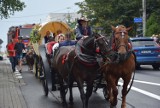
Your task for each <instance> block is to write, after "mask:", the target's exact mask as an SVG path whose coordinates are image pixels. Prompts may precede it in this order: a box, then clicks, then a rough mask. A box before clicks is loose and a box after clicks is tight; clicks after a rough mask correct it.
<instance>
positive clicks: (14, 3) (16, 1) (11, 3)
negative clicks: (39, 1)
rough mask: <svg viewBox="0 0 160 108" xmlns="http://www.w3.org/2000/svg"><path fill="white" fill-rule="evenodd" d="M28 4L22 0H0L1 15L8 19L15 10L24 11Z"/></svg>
mask: <svg viewBox="0 0 160 108" xmlns="http://www.w3.org/2000/svg"><path fill="white" fill-rule="evenodd" d="M25 7H26V5H25V3H24V2H21V0H0V17H1V19H3V18H5V19H7V18H8V17H9V16H10V15H14V13H15V11H22V10H23V8H25Z"/></svg>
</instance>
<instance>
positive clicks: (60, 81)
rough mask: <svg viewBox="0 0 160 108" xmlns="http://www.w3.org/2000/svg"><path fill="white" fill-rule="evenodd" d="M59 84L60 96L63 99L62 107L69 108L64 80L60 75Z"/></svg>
mask: <svg viewBox="0 0 160 108" xmlns="http://www.w3.org/2000/svg"><path fill="white" fill-rule="evenodd" d="M59 84H60V95H61V99H62V105H63V107H64V108H67V102H66V94H65V87H64V82H63V78H62V77H61V76H60V75H59Z"/></svg>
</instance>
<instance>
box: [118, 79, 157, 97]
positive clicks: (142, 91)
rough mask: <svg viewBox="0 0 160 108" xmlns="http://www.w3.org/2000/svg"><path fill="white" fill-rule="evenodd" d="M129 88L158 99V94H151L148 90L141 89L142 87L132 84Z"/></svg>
mask: <svg viewBox="0 0 160 108" xmlns="http://www.w3.org/2000/svg"><path fill="white" fill-rule="evenodd" d="M118 84H119V85H121V86H122V85H123V83H121V82H118ZM131 89H132V90H134V91H137V92H139V93H142V94H144V95H146V96H149V97H152V98H154V99H157V100H160V96H158V95H156V94H153V93H151V92H148V91H145V90H142V89H139V88H136V87H133V86H132V87H131Z"/></svg>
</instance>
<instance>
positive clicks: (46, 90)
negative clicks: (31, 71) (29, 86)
mask: <svg viewBox="0 0 160 108" xmlns="http://www.w3.org/2000/svg"><path fill="white" fill-rule="evenodd" d="M40 79H41V81H42V86H43V90H44V94H45V96H48V91H49V90H48V83H47V80H46V74H45V70H44V65H43V63H41V68H40Z"/></svg>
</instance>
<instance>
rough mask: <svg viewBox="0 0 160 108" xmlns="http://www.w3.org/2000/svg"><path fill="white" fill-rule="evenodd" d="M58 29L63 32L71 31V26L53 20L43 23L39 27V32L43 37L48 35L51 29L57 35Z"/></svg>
mask: <svg viewBox="0 0 160 108" xmlns="http://www.w3.org/2000/svg"><path fill="white" fill-rule="evenodd" d="M58 30H61V31H62V33H64V34H65V33H66V32H68V31H71V29H70V27H69V26H68V25H67V24H66V23H64V22H58V21H52V22H47V23H42V24H41V27H40V28H39V33H40V34H41V37H42V38H43V37H44V36H45V35H46V32H47V31H50V32H52V33H55V35H57V31H58Z"/></svg>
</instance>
